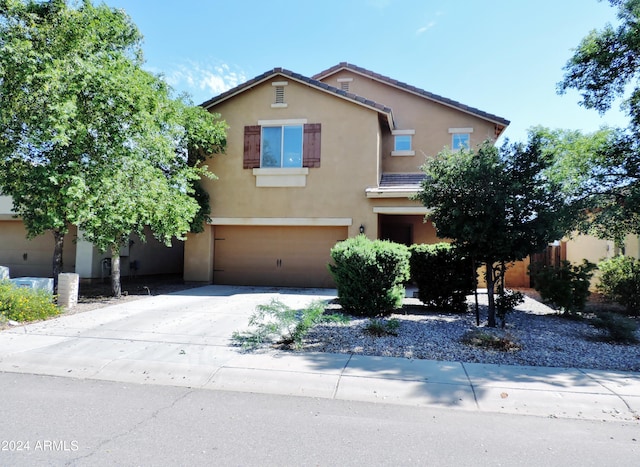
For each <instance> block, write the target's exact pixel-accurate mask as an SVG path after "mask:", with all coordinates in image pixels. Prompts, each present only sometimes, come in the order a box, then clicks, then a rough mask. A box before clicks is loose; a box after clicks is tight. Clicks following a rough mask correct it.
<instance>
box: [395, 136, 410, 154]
mask: <svg viewBox="0 0 640 467" xmlns="http://www.w3.org/2000/svg"><path fill="white" fill-rule="evenodd" d="M393 150H394V151H411V135H397V136H394V143H393Z"/></svg>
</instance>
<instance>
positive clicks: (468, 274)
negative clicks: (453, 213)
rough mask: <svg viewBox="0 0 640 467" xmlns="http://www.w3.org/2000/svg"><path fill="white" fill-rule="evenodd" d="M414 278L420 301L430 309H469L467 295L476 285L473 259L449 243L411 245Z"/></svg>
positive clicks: (412, 276)
mask: <svg viewBox="0 0 640 467" xmlns="http://www.w3.org/2000/svg"><path fill="white" fill-rule="evenodd" d="M410 252H411V258H410V265H411V279H412V280H413V281H414V282H415V283H416V285H417V286H418V298H419V299H420V301H421V302H422V303H424V304H425V306H427V307H430V308H446V309H450V310H453V311H459V312H464V311H466V310H467V295H468V294H470V293H472V292H473V289H474V286H475V280H474V279H475V278H474V277H473V274H474V270H473V265H472V262H471V259H470V258H469V257H466V256H464V255H462V254H461V253H460V252H459V251H458V250H457V249H456V248H455V247H454V246H452V245H450V244H449V243H436V244H433V245H425V244H420V245H412V246H411V248H410Z"/></svg>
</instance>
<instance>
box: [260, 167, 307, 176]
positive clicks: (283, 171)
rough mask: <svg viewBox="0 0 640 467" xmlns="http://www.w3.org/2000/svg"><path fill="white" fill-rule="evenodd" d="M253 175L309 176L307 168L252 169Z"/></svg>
mask: <svg viewBox="0 0 640 467" xmlns="http://www.w3.org/2000/svg"><path fill="white" fill-rule="evenodd" d="M253 175H309V168H308V167H264V168H259V169H253Z"/></svg>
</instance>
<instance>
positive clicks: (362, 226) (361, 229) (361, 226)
mask: <svg viewBox="0 0 640 467" xmlns="http://www.w3.org/2000/svg"><path fill="white" fill-rule="evenodd" d="M360 233H361V234H363V233H364V225H362V224H360Z"/></svg>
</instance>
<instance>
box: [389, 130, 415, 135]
mask: <svg viewBox="0 0 640 467" xmlns="http://www.w3.org/2000/svg"><path fill="white" fill-rule="evenodd" d="M391 134H392V135H393V136H402V135H415V134H416V130H391Z"/></svg>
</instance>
